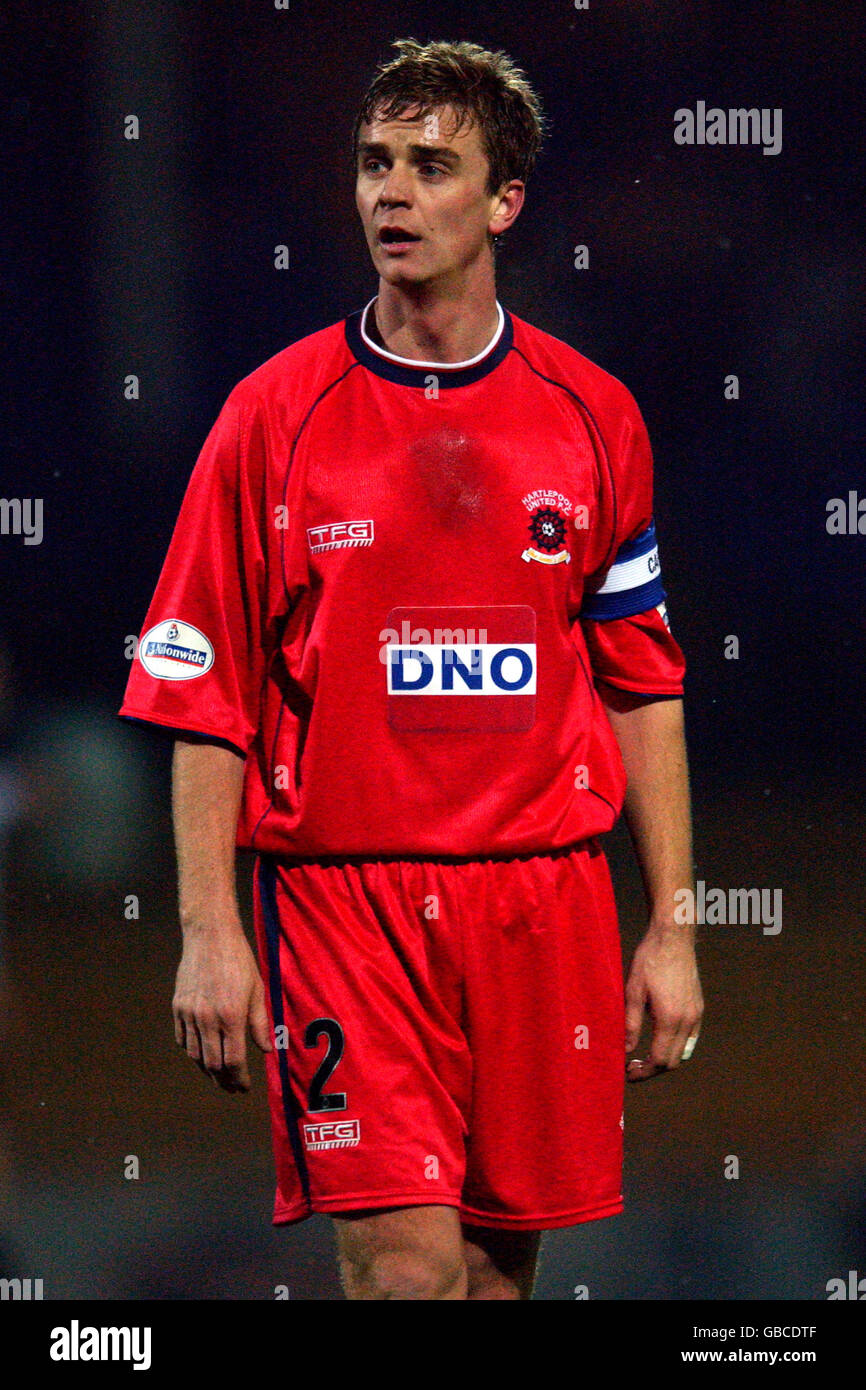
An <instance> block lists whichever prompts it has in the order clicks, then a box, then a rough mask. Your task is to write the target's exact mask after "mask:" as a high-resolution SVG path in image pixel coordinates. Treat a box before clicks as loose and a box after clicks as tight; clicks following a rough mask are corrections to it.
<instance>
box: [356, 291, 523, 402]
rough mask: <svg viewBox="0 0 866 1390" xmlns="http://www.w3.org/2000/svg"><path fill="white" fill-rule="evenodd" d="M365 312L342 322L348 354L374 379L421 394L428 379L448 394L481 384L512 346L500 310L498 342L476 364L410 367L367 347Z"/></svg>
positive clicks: (508, 322)
mask: <svg viewBox="0 0 866 1390" xmlns="http://www.w3.org/2000/svg"><path fill="white" fill-rule="evenodd" d="M367 308H369V305H367V306H365V308H363V309H358V310H357V312H356V313H354V314H350V315H349V317H348V318H347V319H346V320H345V332H346V342H347V343H348V345H349V351H350V352H351V353H352V355H353V357H355V358H357V360H358V361H359V362H360V363H361V365H362V366H364V367H366V368H367V369H368V370H369V371H371V372H374V373H375V375H376V376H381V377H384V378H385V380H386V381H393V382H395V383H396V384H397V385H398V386H417V387H419V388H420V389H422V390H423V389H424V388H425V387H426V386H428V385H429V379H430V377H431V376H435V377H436V378H437V385H438V387H439V389H440V390H448V389H450V388H451V387H454V386H471V385H472V383H473V382H475V381H481V379H482V378H483V377H485V376H489V374H490V373H491V372H493V371H495V370H496V368H497V367H498V366H499V364H500V362H502V361H504V360H505V358H506V357H507V356H508V353H509V352H510V351H511V347H512V344H513V342H514V325H513V324H512V322H511V315H510V314H509V312H508V310H507V309H503V310H502V314H503V324H502V329H501V331H500V333H499V336H498V339H497V340H496V343H495V345H494V346H493V347H492V348H491V349H490V351H489V352H488V353H486V354H485V356H484V357H482V358H481V359H480V361H478V362H475V363H474V364H473V365H472V366H469V367H461V366H455V365H451V364H449V363H448V362H435V363H430V362H423V363H418V365H417V366H412V365H410V364H409V363H408V361H405V360H401V361H394V360H393V358H392V357H386V356H384V355H383V354H382V353H380V352H376V351H375V350H374V349H373V348H372V347H370V346H368V344H367V342H366V341H365V339H364V337H363V336H362V333H361V324H362V320H363V317H364V314H365V313H366V310H367Z"/></svg>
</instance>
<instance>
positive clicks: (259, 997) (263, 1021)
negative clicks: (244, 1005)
mask: <svg viewBox="0 0 866 1390" xmlns="http://www.w3.org/2000/svg"><path fill="white" fill-rule="evenodd" d="M250 1033H251V1034H252V1039H253V1042H254V1043H255V1044H256V1046H257V1047H258V1048H260V1049H261V1051H262V1052H273V1050H274V1042H273V1038H272V1037H271V1029H270V1024H269V1023H268V1011H267V1008H266V1007H265V991H264V986H263V985H261V984H259V985H258V986H257V987H256V989H255V990H254V991H253V997H252V999H251V1000H250Z"/></svg>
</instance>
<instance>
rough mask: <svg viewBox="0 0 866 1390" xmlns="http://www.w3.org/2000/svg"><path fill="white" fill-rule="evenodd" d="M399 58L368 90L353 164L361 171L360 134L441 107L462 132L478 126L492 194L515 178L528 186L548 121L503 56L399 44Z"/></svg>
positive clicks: (453, 46)
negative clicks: (369, 126)
mask: <svg viewBox="0 0 866 1390" xmlns="http://www.w3.org/2000/svg"><path fill="white" fill-rule="evenodd" d="M392 47H393V48H396V50H397V57H396V58H392V59H391V60H390V62H385V63H381V64H380V65H379V67H378V69H377V71H376V76H375V77H374V78H373V81H372V82H371V83H370V86H369V87H368V88H367V92H366V94H365V96H364V98H363V101H362V102H361V109H360V111H359V112H358V115H357V117H356V119H355V126H354V130H353V132H352V161H353V164H354V167H355V168H356V169H357V165H358V135H359V131H360V129H361V126H362V125H363V124H364V123H365V122H369V121H371V120H372V119H373V116H374V115H378V116H380V117H382V118H384V119H385V120H390V119H393V118H394V117H396V116H400V115H401V114H402V113H403V112H404V111H406V110H409V109H410V108H414V107H416V106H418V107H420V110H419V112H418V116H419V119H422V118H423V117H424V116H426V115H428V114H429V113H430V112H431V111H432V110H433V109H434V108H435V107H438V106H450V107H453V109H454V111H455V113H456V114H457V118H458V125H457V128H458V130H459V129H460V128H461V127H462V126H463V125H464V124H465V123H466V122H467V121H469V122H477V124H478V127H479V131H480V134H481V143H482V146H483V148H484V153H485V154H486V156H487V162H488V165H489V173H488V178H487V192H488V193H496V192H498V190H499V189H500V188H501V187H502V186H503V184H506V183H509V182H510V180H511V179H523V180H525V179H528V178H529V175H530V174H531V173H532V170H533V168H534V167H535V161H536V158H537V156H538V152H539V150H540V149H541V142H542V139H543V136H544V133H545V128H546V120H545V117H544V115H543V113H542V110H541V102H540V100H539V98H538V94H537V93H536V92H535V91H533V89H532V87H531V86H530V84H529V82H528V80H527V78H526V76H525V74H524V73H523V72H521V70H520V68H518V67H517V66H516V65H515V64H514V63H513V62H512V61H511V59H510V58H509V56H508V54H507V53H503V52H502V51H501V50H498V51H497V52H495V53H493V52H491V51H490V50H489V49H486V48H481V47H480V46H479V45H478V44H477V43H428V44H420V43H417V42H416V41H415V39H397V40H395V42H394V43H393V44H392Z"/></svg>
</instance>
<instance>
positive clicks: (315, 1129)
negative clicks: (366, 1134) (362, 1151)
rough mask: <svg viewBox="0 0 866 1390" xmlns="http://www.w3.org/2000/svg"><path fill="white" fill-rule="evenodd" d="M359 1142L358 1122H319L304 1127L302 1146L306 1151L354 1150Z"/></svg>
mask: <svg viewBox="0 0 866 1390" xmlns="http://www.w3.org/2000/svg"><path fill="white" fill-rule="evenodd" d="M360 1142H361V1121H360V1120H319V1121H318V1123H317V1124H314V1125H304V1144H305V1145H306V1147H307V1148H308V1149H354V1148H355V1146H356V1144H360Z"/></svg>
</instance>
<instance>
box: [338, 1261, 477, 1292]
mask: <svg viewBox="0 0 866 1390" xmlns="http://www.w3.org/2000/svg"><path fill="white" fill-rule="evenodd" d="M341 1263H342V1264H343V1274H344V1279H345V1282H346V1283H347V1287H348V1291H349V1293H350V1297H353V1296H354V1297H359V1296H360V1297H362V1298H375V1299H384V1298H415V1299H446V1298H465V1296H466V1269H465V1267H464V1265H463V1261H462V1259H461V1258H460V1256H459V1254H458V1255H457V1256H455V1255H454V1254H453V1253H451V1252H448V1253H446V1252H437V1251H432V1250H376V1251H374V1252H373V1253H371V1254H370V1255H369V1256H368V1257H367V1258H366V1259H356V1260H354V1261H352V1260H349V1259H348V1258H346V1259H345V1260H344V1261H342V1262H341ZM352 1290H354V1293H353V1292H352Z"/></svg>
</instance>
